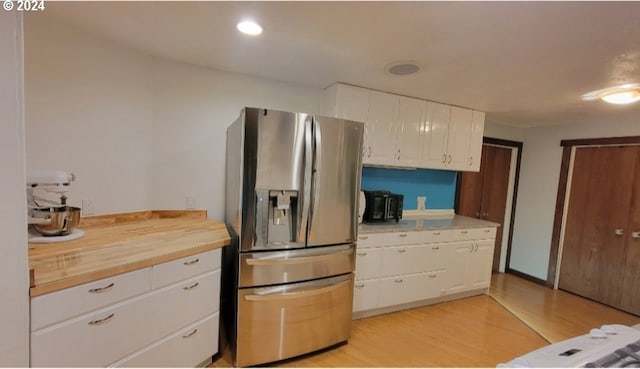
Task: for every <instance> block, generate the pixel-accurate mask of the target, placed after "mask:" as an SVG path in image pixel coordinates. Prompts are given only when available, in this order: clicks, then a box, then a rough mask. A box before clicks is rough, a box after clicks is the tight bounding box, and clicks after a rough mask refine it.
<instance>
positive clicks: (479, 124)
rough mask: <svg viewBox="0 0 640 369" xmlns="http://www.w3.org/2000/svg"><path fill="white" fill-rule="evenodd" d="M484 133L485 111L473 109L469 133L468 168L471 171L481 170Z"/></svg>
mask: <svg viewBox="0 0 640 369" xmlns="http://www.w3.org/2000/svg"><path fill="white" fill-rule="evenodd" d="M483 134H484V113H483V112H481V111H476V110H474V111H473V115H472V118H471V132H470V133H469V153H468V155H467V156H468V158H467V169H466V170H468V171H471V172H478V171H480V161H481V159H482V158H481V154H482V135H483Z"/></svg>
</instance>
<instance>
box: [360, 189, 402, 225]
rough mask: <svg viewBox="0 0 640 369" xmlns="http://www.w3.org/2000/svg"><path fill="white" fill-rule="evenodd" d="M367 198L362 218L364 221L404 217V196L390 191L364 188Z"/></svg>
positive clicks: (397, 219)
mask: <svg viewBox="0 0 640 369" xmlns="http://www.w3.org/2000/svg"><path fill="white" fill-rule="evenodd" d="M363 192H364V197H365V200H366V204H365V208H364V214H363V216H362V220H363V221H364V222H380V221H386V220H392V219H393V220H395V221H396V222H397V221H399V220H400V219H402V202H403V200H404V196H403V195H400V194H397V193H391V192H390V191H382V190H376V191H367V190H364V191H363Z"/></svg>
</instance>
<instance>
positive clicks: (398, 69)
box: [385, 61, 420, 76]
mask: <svg viewBox="0 0 640 369" xmlns="http://www.w3.org/2000/svg"><path fill="white" fill-rule="evenodd" d="M385 69H386V71H387V72H388V73H389V74H393V75H394V76H408V75H410V74H414V73H416V72H418V71H419V70H420V66H419V65H418V64H416V63H414V62H404V61H403V62H395V63H391V64H388V65H387V66H386V67H385Z"/></svg>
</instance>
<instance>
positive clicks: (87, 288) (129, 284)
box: [31, 267, 151, 332]
mask: <svg viewBox="0 0 640 369" xmlns="http://www.w3.org/2000/svg"><path fill="white" fill-rule="evenodd" d="M150 290H151V268H150V267H149V268H144V269H139V270H136V271H133V272H129V273H124V274H120V275H117V276H114V277H109V278H105V279H101V280H98V281H95V282H91V283H86V284H83V285H80V286H76V287H71V288H67V289H64V290H62V291H57V292H51V293H48V294H45V295H42V296H36V297H34V298H32V299H31V331H32V332H33V331H37V330H39V329H42V328H44V327H47V326H50V325H52V324H56V323H59V322H62V321H64V320H67V319H69V318H73V317H76V316H78V315H82V314H86V313H89V312H91V311H94V310H96V309H99V308H101V307H105V306H108V305H111V304H114V303H116V302H119V301H123V300H125V299H127V298H130V297H133V296H136V295H141V294H143V293H145V292H148V291H150Z"/></svg>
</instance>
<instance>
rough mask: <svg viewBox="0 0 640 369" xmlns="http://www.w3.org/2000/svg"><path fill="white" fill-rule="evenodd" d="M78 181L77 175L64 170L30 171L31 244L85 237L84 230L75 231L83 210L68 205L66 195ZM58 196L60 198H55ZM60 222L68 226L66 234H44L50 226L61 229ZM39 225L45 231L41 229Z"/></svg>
mask: <svg viewBox="0 0 640 369" xmlns="http://www.w3.org/2000/svg"><path fill="white" fill-rule="evenodd" d="M75 179H76V177H75V175H74V174H73V173H67V172H65V171H62V170H31V171H28V172H27V208H28V219H27V223H28V224H29V229H28V233H27V235H28V241H29V243H31V244H33V243H54V242H63V241H70V240H74V239H77V238H80V237H82V236H84V232H83V231H82V230H80V229H77V228H75V226H76V225H77V223H78V221H79V219H80V214H79V213H80V209H79V208H75V207H69V206H67V196H66V193H67V192H68V191H69V186H70V185H71V182H73V181H74V180H75ZM54 196H55V197H56V198H55V199H52V197H54ZM59 218H62V219H59ZM57 222H60V224H62V226H63V227H64V229H65V232H64V234H60V235H53V236H52V235H47V234H48V233H44V228H45V227H46V226H47V225H49V226H57V225H56V223H57ZM39 226H40V227H41V228H38V227H39ZM36 228H38V230H37V229H36ZM54 232H55V231H53V232H51V233H54Z"/></svg>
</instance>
